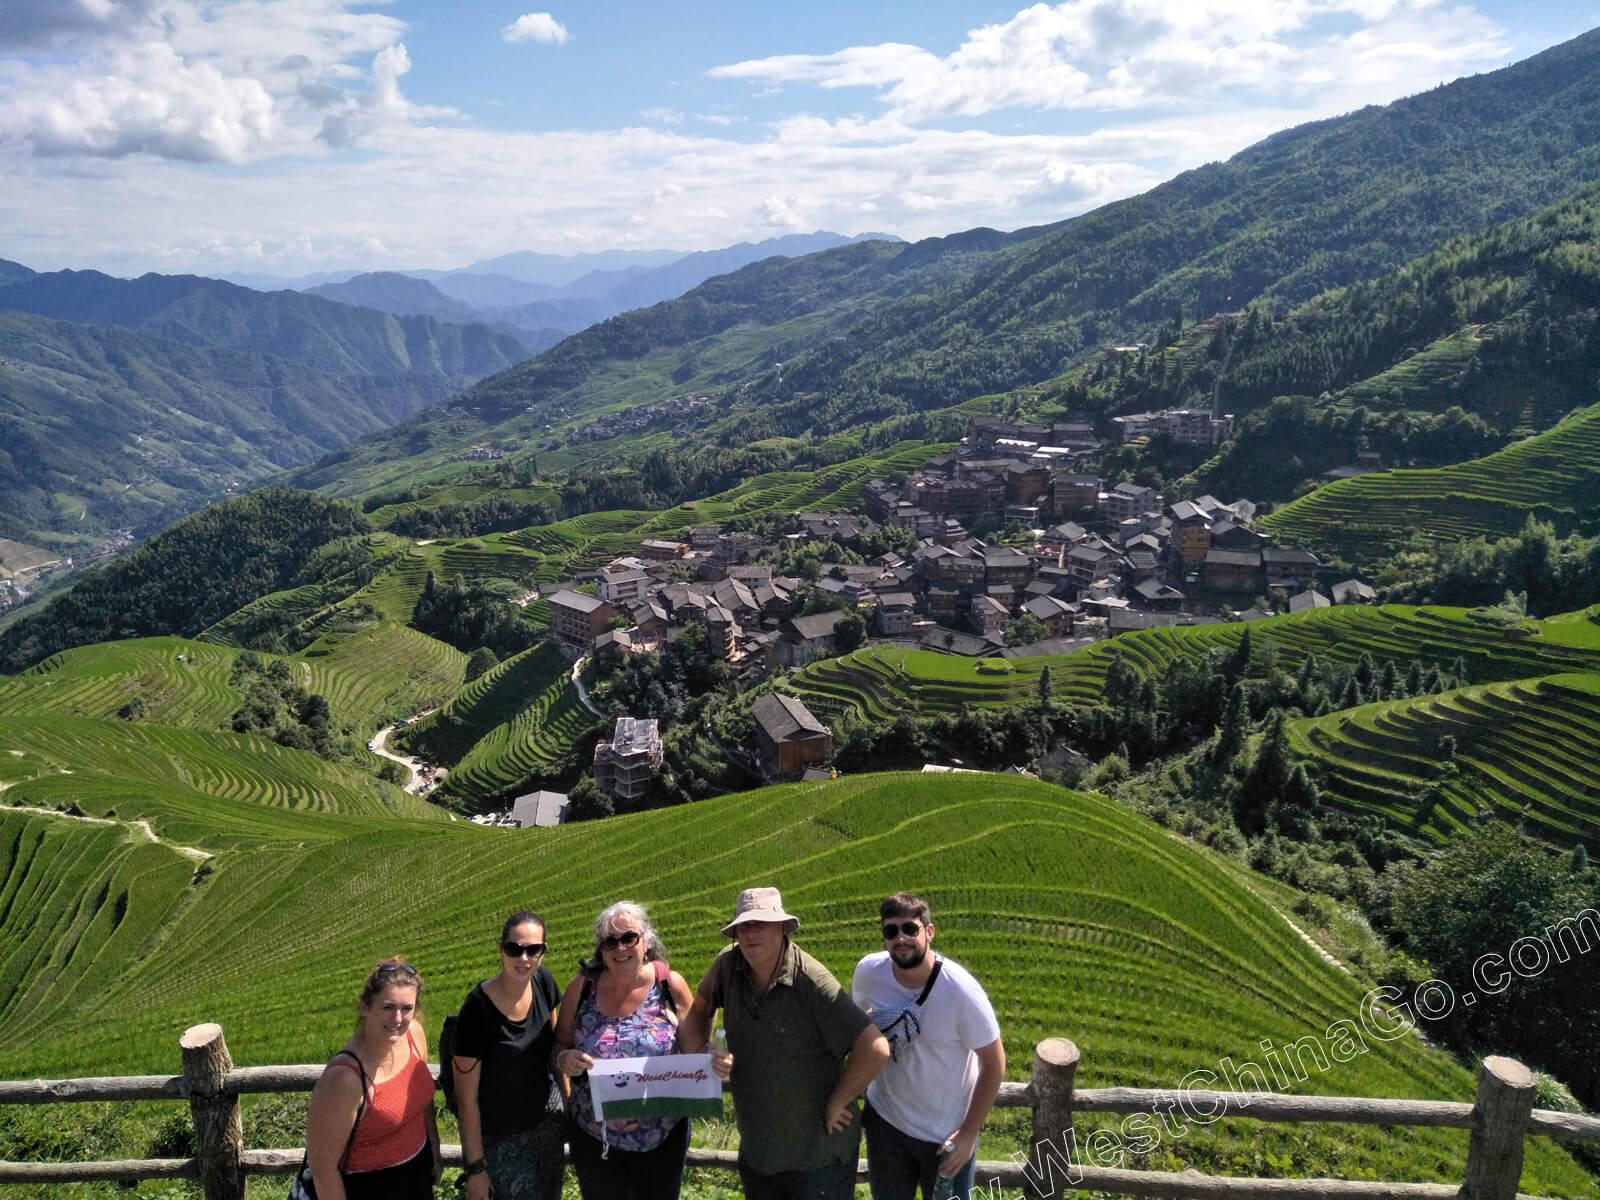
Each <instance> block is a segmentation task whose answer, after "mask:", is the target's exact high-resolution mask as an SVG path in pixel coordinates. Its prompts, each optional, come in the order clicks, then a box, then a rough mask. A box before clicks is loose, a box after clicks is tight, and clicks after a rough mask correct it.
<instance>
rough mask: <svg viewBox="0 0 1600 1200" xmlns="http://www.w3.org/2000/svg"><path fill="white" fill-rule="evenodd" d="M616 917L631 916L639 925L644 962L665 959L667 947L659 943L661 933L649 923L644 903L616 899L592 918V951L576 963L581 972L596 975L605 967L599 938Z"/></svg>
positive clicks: (603, 935) (604, 934) (648, 915)
mask: <svg viewBox="0 0 1600 1200" xmlns="http://www.w3.org/2000/svg"><path fill="white" fill-rule="evenodd" d="M618 917H629V918H632V920H633V921H634V923H635V924H637V925H638V926H639V940H640V941H641V942H643V943H644V958H645V961H646V962H654V961H656V960H657V959H659V960H660V961H662V962H666V961H667V948H666V947H665V946H664V945H662V944H661V935H660V934H658V933H657V932H656V927H655V926H654V925H652V924H651V923H650V914H649V913H648V912H646V911H645V908H644V905H642V904H635V903H634V902H633V901H632V900H618V901H617V902H616V903H615V904H613V905H612V906H611V907H610V908H607V909H605V910H603V911H602V912H601V913H600V915H599V916H598V917H596V918H595V919H594V953H593V954H592V955H590V956H589V957H588V958H585V959H580V960H579V963H578V969H579V970H580V971H581V972H583V974H585V975H598V974H600V972H602V971H604V970H605V969H606V960H605V957H604V956H603V955H602V954H601V953H600V939H601V938H603V937H605V936H606V930H607V928H608V927H609V926H610V925H611V922H612V921H614V920H616V919H617V918H618Z"/></svg>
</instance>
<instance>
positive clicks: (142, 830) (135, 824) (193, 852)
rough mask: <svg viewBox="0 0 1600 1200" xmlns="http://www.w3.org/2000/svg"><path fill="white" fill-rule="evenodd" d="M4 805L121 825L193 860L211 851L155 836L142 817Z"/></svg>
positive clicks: (202, 859) (90, 822)
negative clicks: (128, 818)
mask: <svg viewBox="0 0 1600 1200" xmlns="http://www.w3.org/2000/svg"><path fill="white" fill-rule="evenodd" d="M4 807H5V808H7V809H10V810H11V811H12V812H26V813H37V814H38V815H39V816H41V817H60V818H61V819H62V820H64V821H82V822H83V823H84V824H85V825H121V826H123V827H124V828H126V829H129V830H132V831H133V832H134V833H135V834H137V835H139V836H141V837H143V838H144V840H145V841H147V842H154V843H155V844H156V845H158V846H164V847H166V848H167V849H168V850H171V851H172V852H173V853H174V854H181V855H183V857H184V858H187V859H192V860H193V861H195V862H205V861H206V860H207V859H209V858H211V857H212V855H211V852H210V851H208V850H200V849H197V848H196V847H194V846H180V845H178V844H177V843H176V842H169V841H166V840H165V839H163V838H159V837H157V836H156V831H155V830H154V829H152V828H151V827H150V822H149V821H146V820H144V819H143V818H142V817H141V818H138V819H136V820H132V821H118V820H113V819H112V818H111V817H88V816H83V815H81V814H78V813H64V812H58V811H57V810H56V809H53V808H36V807H34V806H33V805H31V804H8V805H6V806H4Z"/></svg>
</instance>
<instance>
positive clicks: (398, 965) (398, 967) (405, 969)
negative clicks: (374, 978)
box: [378, 958, 417, 975]
mask: <svg viewBox="0 0 1600 1200" xmlns="http://www.w3.org/2000/svg"><path fill="white" fill-rule="evenodd" d="M378 970H380V971H383V972H385V973H388V972H390V971H399V972H400V973H401V974H402V975H415V974H416V973H417V969H416V968H415V967H413V966H412V965H411V964H410V963H408V962H401V961H400V960H399V959H398V958H391V959H388V960H387V961H385V962H381V963H379V964H378Z"/></svg>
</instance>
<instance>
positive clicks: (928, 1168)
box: [850, 892, 1006, 1200]
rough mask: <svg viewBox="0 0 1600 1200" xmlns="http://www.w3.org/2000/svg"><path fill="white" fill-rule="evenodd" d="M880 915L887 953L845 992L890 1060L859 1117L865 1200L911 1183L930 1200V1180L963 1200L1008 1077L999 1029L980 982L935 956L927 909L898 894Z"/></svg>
mask: <svg viewBox="0 0 1600 1200" xmlns="http://www.w3.org/2000/svg"><path fill="white" fill-rule="evenodd" d="M878 911H879V915H880V916H881V917H882V920H883V944H884V947H885V948H884V949H882V950H879V951H877V952H876V953H874V954H869V955H867V956H866V957H865V958H863V959H862V960H861V961H860V962H859V963H858V964H856V973H855V978H854V980H853V981H852V983H851V986H850V995H851V998H852V999H854V1000H855V1002H856V1003H857V1004H859V1005H860V1006H861V1007H862V1008H864V1009H866V1011H867V1013H868V1014H869V1015H870V1016H871V1017H872V1020H873V1023H874V1024H875V1025H877V1027H878V1028H879V1029H881V1030H882V1031H883V1034H884V1036H885V1037H886V1038H888V1040H889V1049H890V1054H891V1057H890V1060H889V1062H888V1064H887V1065H886V1066H885V1067H884V1068H883V1070H882V1071H880V1072H879V1073H878V1075H877V1077H876V1078H874V1079H873V1081H872V1083H871V1085H870V1086H869V1087H868V1088H867V1108H866V1113H865V1114H864V1116H863V1122H864V1124H865V1127H866V1131H867V1181H868V1183H869V1185H870V1186H871V1189H872V1200H912V1197H914V1196H915V1195H916V1190H917V1185H918V1184H921V1185H922V1194H923V1197H924V1198H925V1200H931V1197H932V1196H933V1190H934V1184H935V1179H934V1175H935V1173H936V1172H937V1173H938V1174H940V1175H945V1176H948V1177H949V1178H951V1179H953V1180H954V1181H955V1192H954V1200H967V1193H968V1192H969V1191H970V1190H971V1188H972V1177H973V1171H974V1167H975V1165H976V1163H977V1148H978V1132H979V1130H981V1129H982V1128H983V1121H984V1118H985V1117H987V1116H988V1115H989V1109H990V1107H991V1106H992V1105H993V1104H994V1098H995V1096H996V1095H997V1094H998V1093H999V1091H1000V1081H1001V1080H1002V1079H1003V1078H1004V1077H1005V1073H1006V1051H1005V1047H1004V1046H1002V1045H1001V1044H1000V1025H999V1022H997V1021H996V1020H995V1017H994V1007H993V1006H992V1005H991V1004H990V1003H989V997H988V996H987V995H985V994H984V990H983V988H982V987H981V986H979V984H978V981H977V980H976V979H974V978H973V977H972V975H971V974H970V973H969V972H968V971H967V970H966V968H965V967H963V966H961V965H960V964H959V963H955V962H951V961H950V960H949V959H948V958H945V957H944V956H943V955H939V954H935V953H934V952H933V915H932V913H931V912H929V910H928V902H927V901H926V900H924V899H923V898H922V897H921V896H918V895H917V894H916V893H914V892H896V893H895V894H894V895H892V896H890V897H889V898H888V899H886V900H885V901H884V902H883V903H882V904H881V905H880V906H879V909H878ZM945 1142H950V1143H953V1145H952V1148H951V1149H950V1151H949V1152H948V1153H944V1152H942V1147H943V1145H944V1143H945Z"/></svg>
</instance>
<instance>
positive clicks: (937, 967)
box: [917, 958, 944, 1008]
mask: <svg viewBox="0 0 1600 1200" xmlns="http://www.w3.org/2000/svg"><path fill="white" fill-rule="evenodd" d="M943 969H944V959H942V958H936V959H934V960H933V970H931V971H929V972H928V982H927V983H925V984H923V985H922V994H921V995H920V996H918V997H917V1007H918V1008H921V1007H922V1006H923V1005H924V1004H926V1003H927V1002H928V993H929V992H931V991H933V985H934V984H936V983H938V982H939V972H940V971H941V970H943Z"/></svg>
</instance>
